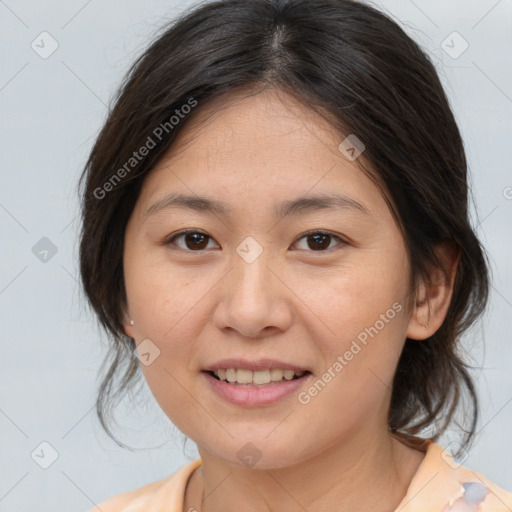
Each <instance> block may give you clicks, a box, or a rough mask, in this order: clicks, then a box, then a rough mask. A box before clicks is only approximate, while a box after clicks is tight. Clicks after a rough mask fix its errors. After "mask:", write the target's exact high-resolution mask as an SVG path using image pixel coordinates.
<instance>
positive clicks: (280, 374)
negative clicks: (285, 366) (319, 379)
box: [206, 368, 310, 387]
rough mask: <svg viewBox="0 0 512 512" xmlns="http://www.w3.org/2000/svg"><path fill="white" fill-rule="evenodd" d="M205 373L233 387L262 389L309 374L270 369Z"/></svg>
mask: <svg viewBox="0 0 512 512" xmlns="http://www.w3.org/2000/svg"><path fill="white" fill-rule="evenodd" d="M206 373H208V374H209V375H211V376H212V377H213V378H214V379H216V380H218V381H221V382H225V383H226V384H232V385H234V386H251V387H263V386H273V385H276V384H282V383H283V382H289V381H292V380H297V379H300V378H302V377H305V376H307V375H309V374H310V372H309V371H307V370H306V371H293V370H280V369H277V368H272V369H271V370H259V371H251V370H244V369H235V368H227V369H225V370H224V369H219V370H207V371H206Z"/></svg>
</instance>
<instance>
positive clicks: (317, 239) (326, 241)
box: [297, 231, 344, 252]
mask: <svg viewBox="0 0 512 512" xmlns="http://www.w3.org/2000/svg"><path fill="white" fill-rule="evenodd" d="M302 239H307V240H308V241H307V242H306V244H307V246H308V247H309V248H310V249H312V250H313V251H320V252H324V250H325V249H328V248H329V245H331V241H332V240H333V239H337V240H339V242H340V243H339V244H338V245H342V244H344V240H342V239H341V238H340V237H339V236H337V235H335V234H333V233H329V232H324V231H314V232H312V233H307V234H306V235H304V236H302V237H301V238H299V240H302ZM297 243H298V242H297Z"/></svg>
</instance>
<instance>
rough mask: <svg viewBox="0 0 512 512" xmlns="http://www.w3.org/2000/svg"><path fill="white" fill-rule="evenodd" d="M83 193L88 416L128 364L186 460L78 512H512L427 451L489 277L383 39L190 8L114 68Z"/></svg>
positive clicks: (373, 14)
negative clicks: (101, 335) (100, 358)
mask: <svg viewBox="0 0 512 512" xmlns="http://www.w3.org/2000/svg"><path fill="white" fill-rule="evenodd" d="M82 184H83V185H84V188H83V229H82V233H81V245H80V261H81V276H82V282H83V286H84V289H85V292H86V294H87V297H88V299H89V301H90V304H91V306H92V308H93V309H94V311H95V312H96V313H97V315H98V318H99V321H100V322H101V324H102V325H103V326H104V327H105V329H106V330H107V332H108V333H109V334H110V335H111V339H112V359H111V361H110V363H111V365H110V368H109V370H108V372H107V373H106V375H105V377H104V380H103V383H102V386H101V389H100V393H99V396H98V402H97V406H98V407H97V408H98V413H99V417H100V420H101V422H102V424H103V426H104V427H105V428H106V430H107V432H109V433H110V429H109V427H108V425H107V424H106V421H105V418H106V412H108V411H109V409H110V408H111V406H112V403H113V400H114V399H115V398H116V397H118V396H120V395H121V394H122V393H124V392H125V391H126V389H127V387H128V386H130V385H131V384H132V383H133V381H134V379H135V377H136V376H137V374H138V370H139V368H140V369H141V370H142V374H143V375H144V377H145V379H146V382H147V383H148V385H149V388H150V389H151V391H152V393H153V395H154V397H155V399H156V400H157V402H158V403H159V405H160V406H161V408H162V410H163V411H164V412H165V414H166V415H167V416H168V417H169V419H170V420H171V421H172V422H173V423H174V424H175V425H176V426H177V427H178V428H179V429H180V430H181V431H182V432H183V433H184V434H185V435H186V436H187V437H189V438H191V439H193V440H194V441H195V442H196V443H197V446H198V450H199V454H200V458H199V459H197V460H195V461H192V462H191V463H189V464H187V465H185V466H184V467H182V468H181V469H180V470H179V471H178V472H177V473H175V474H174V475H171V476H170V477H169V478H166V479H164V480H162V481H159V482H154V483H151V484H149V485H147V486H145V487H143V488H141V489H137V490H134V491H130V492H126V493H123V494H121V495H118V496H115V497H112V498H110V499H108V500H106V501H105V502H103V503H101V504H100V505H98V507H97V508H95V509H94V510H95V511H102V512H110V511H112V512H114V511H115V512H120V511H126V512H128V511H130V512H133V511H149V510H151V511H157V510H158V511H164V510H165V511H169V512H171V511H190V512H192V511H194V510H197V511H202V512H212V511H217V510H218V511H220V510H222V511H229V510H244V511H252V510H255V511H256V510H258V511H259V510H279V511H280V512H282V511H285V512H286V511H296V510H307V511H308V512H316V511H321V510H327V509H329V510H350V511H367V510H375V511H377V510H382V511H393V510H394V511H403V512H411V511H422V512H426V511H435V512H438V511H439V512H441V511H449V510H451V511H462V510H482V511H493V512H494V511H506V510H512V495H511V494H510V493H508V492H506V491H505V490H503V489H501V488H499V487H498V486H497V485H495V484H494V483H493V482H490V481H489V480H488V479H486V478H485V477H484V476H483V475H481V474H479V473H475V472H474V471H472V470H470V469H468V468H465V467H463V466H460V465H459V464H458V463H457V462H456V461H455V459H453V458H452V456H451V455H450V454H449V453H448V451H446V450H443V449H442V448H441V446H439V445H438V444H437V443H436V440H437V439H438V438H439V436H440V435H441V434H442V433H443V432H445V431H446V429H447V427H448V426H449V425H450V424H451V423H452V422H453V421H454V419H455V412H456V409H457V407H458V405H459V404H460V403H461V400H462V398H463V397H464V396H466V397H468V398H469V401H470V404H471V406H472V407H467V406H466V407H465V410H464V412H465V413H466V416H465V420H466V422H467V429H466V430H464V431H463V435H462V438H461V440H460V441H461V445H458V448H459V452H461V453H464V450H465V449H466V448H467V447H469V444H470V442H471V441H472V439H473V437H474V433H475V426H476V420H477V400H476V394H475V390H474V387H473V383H472V381H471V377H470V375H469V373H468V370H467V367H466V365H465V363H464V361H463V360H461V358H460V357H459V355H458V346H459V343H460V339H461V335H462V334H463V333H464V332H465V331H466V330H467V329H468V328H469V327H470V326H471V325H472V324H473V323H474V322H475V321H476V320H477V319H478V317H479V316H480V314H481V313H482V312H483V311H484V308H485V305H486V301H487V296H488V286H489V282H488V269H487V262H486V257H485V253H484V251H483V248H482V247H481V245H480V243H479V241H478V239H477V237H476V236H475V233H474V231H473V229H472V227H471V225H470V222H469V219H468V208H467V206H468V205H467V198H468V185H467V164H466V158H465V154H464V149H463V142H462V140H461V136H460V132H459V129H458V127H457V124H456V122H455V120H454V117H453V114H452V112H451V110H450V107H449V104H448V101H447V98H446V96H445V94H444V91H443V89H442V86H441V84H440V82H439V79H438V76H437V74H436V72H435V69H434V67H433V66H432V64H431V62H430V61H429V59H428V58H427V56H426V55H425V54H424V53H423V52H422V51H421V49H420V48H419V47H418V45H417V44H416V43H415V42H413V41H412V40H411V39H410V38H409V37H408V36H407V35H406V34H405V33H404V32H403V31H402V29H401V28H400V27H399V26H398V25H397V24H396V23H395V22H393V21H392V20H391V19H389V18H388V17H386V16H385V15H384V14H382V13H381V12H379V11H377V10H376V9H374V8H372V7H369V6H367V5H365V4H362V3H359V2H355V1H350V0H307V1H305V0H281V1H280V0H256V1H252V2H244V1H240V0H225V1H222V0H220V1H215V2H210V3H207V4H204V5H202V6H198V7H196V8H195V9H193V10H191V11H190V12H189V13H185V14H184V15H183V17H182V18H181V19H180V20H178V21H177V22H176V23H174V24H173V25H172V26H171V27H170V28H169V29H168V30H167V31H166V32H165V33H164V34H163V35H162V36H160V37H159V38H158V40H156V41H155V42H154V43H153V44H152V45H151V46H150V48H148V49H147V50H146V51H145V52H144V54H143V55H142V56H141V57H140V58H139V59H138V60H137V62H136V63H135V64H134V66H133V67H132V69H131V70H130V72H129V74H128V76H127V79H126V81H125V83H124V85H123V87H122V89H121V91H120V93H119V96H118V98H117V101H116V103H115V105H114V107H113V109H112V111H111V113H110V115H109V117H108V119H107V121H106V123H105V126H104V127H103V129H102V131H101V133H100V135H99V137H98V139H97V141H96V144H95V145H94V148H93V150H92V152H91V155H90V158H89V160H88V162H87V165H86V168H85V170H84V174H83V177H82ZM133 356H136V357H133ZM427 431H428V434H427Z"/></svg>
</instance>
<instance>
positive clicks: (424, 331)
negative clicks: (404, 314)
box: [406, 243, 460, 340]
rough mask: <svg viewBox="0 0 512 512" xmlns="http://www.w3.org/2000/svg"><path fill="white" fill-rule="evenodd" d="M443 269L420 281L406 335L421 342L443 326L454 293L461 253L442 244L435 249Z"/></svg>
mask: <svg viewBox="0 0 512 512" xmlns="http://www.w3.org/2000/svg"><path fill="white" fill-rule="evenodd" d="M434 250H435V252H436V254H437V256H438V257H439V259H440V261H441V263H442V264H443V267H444V269H443V268H433V269H432V270H431V271H430V272H429V275H428V280H426V279H424V278H421V281H420V283H419V285H418V288H417V290H416V301H415V303H414V304H413V309H412V315H411V318H410V320H409V325H408V327H407V331H406V336H407V338H411V339H414V340H424V339H426V338H429V337H430V336H432V335H433V334H434V333H435V332H436V331H437V330H438V329H439V327H441V324H442V323H443V321H444V319H445V317H446V313H447V312H448V308H449V306H450V301H451V298H452V294H453V283H454V281H455V275H456V272H457V265H458V263H459V259H460V250H459V249H458V248H455V247H454V246H453V245H452V244H449V243H441V244H439V245H437V246H436V248H435V249H434Z"/></svg>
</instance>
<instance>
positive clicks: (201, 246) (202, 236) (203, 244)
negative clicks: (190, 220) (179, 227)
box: [164, 229, 213, 252]
mask: <svg viewBox="0 0 512 512" xmlns="http://www.w3.org/2000/svg"><path fill="white" fill-rule="evenodd" d="M208 239H210V240H213V238H211V237H210V236H209V235H207V234H206V233H203V232H201V231H197V230H193V229H188V230H185V231H180V232H179V233H176V234H174V235H172V236H171V237H170V238H168V239H167V240H166V241H165V242H164V245H171V244H172V245H176V246H178V247H179V248H180V249H183V250H184V251H187V252H198V251H202V250H205V249H207V245H208V243H207V240H208ZM176 240H182V241H183V242H182V245H180V244H179V243H176Z"/></svg>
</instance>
